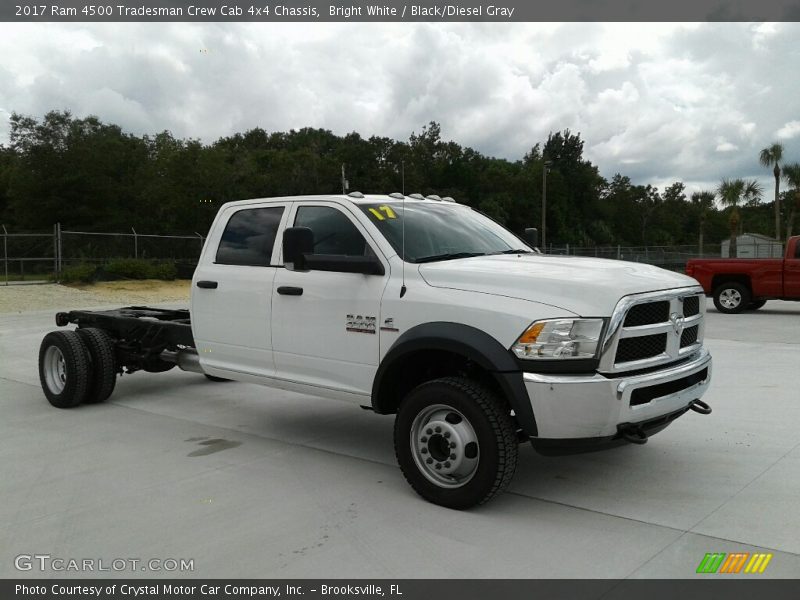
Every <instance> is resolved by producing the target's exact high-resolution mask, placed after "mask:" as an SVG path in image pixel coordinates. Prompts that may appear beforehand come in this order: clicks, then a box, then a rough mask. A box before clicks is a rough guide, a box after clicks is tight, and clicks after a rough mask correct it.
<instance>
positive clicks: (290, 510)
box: [0, 302, 800, 578]
mask: <svg viewBox="0 0 800 600" xmlns="http://www.w3.org/2000/svg"><path fill="white" fill-rule="evenodd" d="M51 329H54V326H53V323H52V311H47V312H31V313H22V314H6V315H0V411H2V412H1V414H2V417H1V418H0V577H16V576H20V575H22V576H25V575H35V576H41V574H40V573H37V572H29V573H27V574H26V573H19V572H17V571H15V569H14V566H13V561H14V557H15V556H17V555H19V554H35V553H39V554H50V555H52V556H53V557H62V558H79V559H82V558H95V559H97V558H102V559H104V560H105V561H107V562H110V561H111V560H112V559H114V558H142V559H147V558H162V559H165V558H190V559H194V565H195V570H194V572H193V573H190V574H188V575H192V576H195V577H198V576H199V577H223V576H225V577H326V578H327V577H388V578H393V577H398V578H402V577H437V578H438V577H444V578H449V577H454V578H455V577H526V578H527V577H614V578H617V577H619V578H624V577H634V578H638V577H692V576H694V570H695V568H696V566H697V564H698V563H699V562H700V560H701V559H702V558H703V556H704V554H705V553H706V552H734V551H751V552H752V551H756V550H759V551H766V552H772V553H773V554H774V558H773V559H772V562H771V563H770V565H769V567H768V569H767V572H766V573H765V575H764V576H772V577H797V576H798V574H800V510H798V502H799V501H800V500H799V498H800V391H798V388H800V386H799V385H798V383H799V382H800V376H798V371H800V305H797V304H789V303H780V302H769V303H768V304H767V306H766V307H765V308H764V309H762V310H760V311H758V312H756V313H751V314H745V315H738V316H725V315H719V314H717V313H715V312H714V310H713V308H711V309H710V311H709V315H708V327H707V345H708V347H709V348H710V349H711V351H712V353H713V354H714V358H715V364H714V382H713V385H712V388H711V390H710V392H709V393H708V395H707V396H706V400H708V402H709V403H710V404H711V405H712V406H713V408H714V413H713V414H712V415H711V416H710V417H701V416H699V415H696V414H694V413H689V414H687V415H686V416H684V417H682V418H681V419H679V420H678V421H677V422H676V423H675V424H673V425H672V426H671V427H670V428H669V429H667V430H666V431H664V432H663V433H661V434H659V435H658V436H656V437H655V438H653V439H652V440H651V441H650V442H649V443H648V444H647V445H645V446H642V447H632V446H629V447H625V448H619V449H615V450H609V451H606V452H602V453H596V454H589V455H581V456H572V457H563V458H545V457H541V456H538V455H537V454H536V453H535V452H534V451H533V450H532V449H531V448H530V447H527V446H526V447H524V448H523V449H522V452H521V463H520V466H519V470H518V472H517V476H516V479H515V482H514V484H513V486H512V489H511V491H510V492H509V493H507V494H505V495H503V496H501V497H499V498H497V499H495V500H494V501H492V502H491V503H489V504H488V505H486V506H484V507H481V508H479V509H475V510H471V511H467V512H456V511H450V510H447V509H443V508H439V507H436V506H433V505H431V504H427V503H425V502H424V501H422V500H420V499H419V498H417V496H416V495H414V493H413V491H412V490H411V489H410V488H409V487H408V486H407V485H406V483H405V481H404V480H403V477H402V475H401V473H400V471H399V470H398V468H397V467H396V465H395V461H394V456H393V452H392V441H391V430H392V420H391V418H389V417H379V416H375V415H372V414H371V413H367V412H365V411H362V410H360V409H358V408H354V407H351V406H349V405H346V404H339V403H335V402H327V401H322V400H319V399H315V398H312V397H306V396H300V395H297V394H291V393H288V392H275V391H272V390H267V389H264V388H260V387H257V386H252V385H247V384H240V383H227V384H215V383H211V382H208V381H206V380H205V378H203V377H201V376H198V375H193V374H188V373H182V372H177V371H172V372H169V373H166V374H161V375H147V374H136V375H133V376H130V377H124V378H123V379H122V380H120V381H119V385H118V387H117V391H116V392H115V394H114V396H113V397H112V399H111V401H109V402H108V403H106V404H103V405H99V406H83V407H80V408H78V409H74V410H70V411H62V410H56V409H54V408H51V407H50V405H49V404H48V403H47V401H46V400H45V398H44V396H43V394H42V393H41V390H40V388H39V383H38V378H37V371H36V353H37V348H38V345H39V342H40V340H41V337H42V335H43V334H44V333H45V332H46V331H48V330H51ZM51 575H52V574H51ZM67 575H68V574H67ZM125 575H126V576H131V575H134V576H135V575H147V576H153V575H154V574H153V573H133V574H131V573H129V572H128V573H125ZM155 575H157V574H155ZM739 577H743V576H742V575H740V576H739ZM762 577H763V576H762Z"/></svg>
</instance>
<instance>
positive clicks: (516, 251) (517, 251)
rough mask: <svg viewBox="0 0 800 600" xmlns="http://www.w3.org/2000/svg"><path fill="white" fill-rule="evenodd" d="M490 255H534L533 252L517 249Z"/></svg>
mask: <svg viewBox="0 0 800 600" xmlns="http://www.w3.org/2000/svg"><path fill="white" fill-rule="evenodd" d="M492 254H534V252H533V250H525V249H523V248H517V249H516V250H502V251H500V252H493V253H492Z"/></svg>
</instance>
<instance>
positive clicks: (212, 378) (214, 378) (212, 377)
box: [203, 373, 230, 383]
mask: <svg viewBox="0 0 800 600" xmlns="http://www.w3.org/2000/svg"><path fill="white" fill-rule="evenodd" d="M203 375H205V376H206V379H208V380H209V381H214V382H215V383H223V382H225V381H230V379H225V378H224V377H217V376H216V375H209V374H208V373H203Z"/></svg>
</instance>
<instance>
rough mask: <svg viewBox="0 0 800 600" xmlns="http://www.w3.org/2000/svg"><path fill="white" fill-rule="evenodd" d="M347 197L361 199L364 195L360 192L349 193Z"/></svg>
mask: <svg viewBox="0 0 800 600" xmlns="http://www.w3.org/2000/svg"><path fill="white" fill-rule="evenodd" d="M347 195H348V196H350V197H351V198H363V197H364V194H362V193H361V192H350V193H349V194H347Z"/></svg>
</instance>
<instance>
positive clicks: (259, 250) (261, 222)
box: [216, 206, 283, 267]
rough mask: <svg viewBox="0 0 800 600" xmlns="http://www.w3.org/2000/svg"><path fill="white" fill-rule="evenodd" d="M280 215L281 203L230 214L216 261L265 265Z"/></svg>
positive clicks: (220, 262) (268, 259) (273, 243)
mask: <svg viewBox="0 0 800 600" xmlns="http://www.w3.org/2000/svg"><path fill="white" fill-rule="evenodd" d="M282 215H283V207H282V206H273V207H269V208H247V209H243V210H240V211H237V212H235V213H233V215H232V216H231V218H230V220H229V221H228V224H227V225H226V226H225V231H223V232H222V239H221V240H220V242H219V248H217V258H216V262H217V264H221V265H249V266H255V267H268V266H269V263H270V258H271V257H272V248H273V247H274V246H275V237H276V236H277V234H278V225H280V222H281V216H282Z"/></svg>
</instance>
